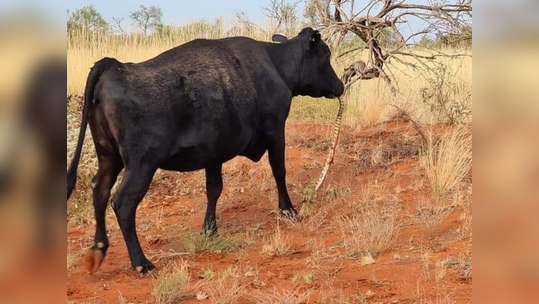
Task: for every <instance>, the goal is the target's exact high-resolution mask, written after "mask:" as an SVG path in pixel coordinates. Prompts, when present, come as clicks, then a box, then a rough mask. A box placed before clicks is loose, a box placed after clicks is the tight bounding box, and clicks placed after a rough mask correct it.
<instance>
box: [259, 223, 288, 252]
mask: <svg viewBox="0 0 539 304" xmlns="http://www.w3.org/2000/svg"><path fill="white" fill-rule="evenodd" d="M289 251H290V242H289V240H288V238H287V237H286V236H285V235H284V233H283V231H282V230H281V226H280V224H279V222H277V226H276V227H275V231H274V232H273V234H272V235H271V236H270V237H269V238H268V239H266V241H265V244H264V246H262V253H264V254H268V255H285V254H287V253H288V252H289Z"/></svg>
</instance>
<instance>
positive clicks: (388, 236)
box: [337, 203, 397, 259]
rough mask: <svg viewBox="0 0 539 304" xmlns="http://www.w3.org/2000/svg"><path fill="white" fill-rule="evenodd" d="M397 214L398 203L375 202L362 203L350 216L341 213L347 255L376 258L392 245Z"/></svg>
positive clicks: (339, 219) (341, 226)
mask: <svg viewBox="0 0 539 304" xmlns="http://www.w3.org/2000/svg"><path fill="white" fill-rule="evenodd" d="M396 216H397V212H396V209H395V208H394V207H382V206H380V205H378V204H375V203H371V204H366V205H363V206H360V207H358V208H357V209H356V210H355V211H353V212H352V214H351V215H349V216H341V217H339V218H338V219H337V222H338V224H339V226H340V230H341V234H342V237H343V246H344V251H345V256H346V257H349V258H365V257H367V258H372V259H374V258H376V257H378V255H379V254H380V253H382V252H383V251H385V250H387V249H389V248H390V247H391V245H392V244H393V241H394V240H395V234H396V232H397V219H396Z"/></svg>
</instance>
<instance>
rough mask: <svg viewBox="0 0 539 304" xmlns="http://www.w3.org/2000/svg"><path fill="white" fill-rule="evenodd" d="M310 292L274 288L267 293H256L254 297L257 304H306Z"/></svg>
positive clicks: (298, 289)
mask: <svg viewBox="0 0 539 304" xmlns="http://www.w3.org/2000/svg"><path fill="white" fill-rule="evenodd" d="M311 293H312V291H311V290H305V291H301V289H300V288H290V289H283V288H279V289H278V288H276V287H274V288H273V290H272V291H269V292H258V293H256V294H255V295H254V299H253V300H254V301H255V303H257V304H304V303H308V300H309V297H310V296H311Z"/></svg>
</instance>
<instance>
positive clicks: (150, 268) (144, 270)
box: [135, 261, 157, 277]
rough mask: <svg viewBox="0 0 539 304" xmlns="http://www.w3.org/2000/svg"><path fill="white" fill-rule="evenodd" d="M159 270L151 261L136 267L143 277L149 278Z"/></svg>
mask: <svg viewBox="0 0 539 304" xmlns="http://www.w3.org/2000/svg"><path fill="white" fill-rule="evenodd" d="M156 269H157V268H156V267H155V266H154V265H153V264H152V262H150V261H144V262H143V263H142V265H141V266H137V267H135V270H136V271H138V273H139V274H140V276H141V277H144V276H147V275H149V274H151V273H152V272H154V271H155V270H156Z"/></svg>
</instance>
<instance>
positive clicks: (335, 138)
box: [314, 67, 364, 192]
mask: <svg viewBox="0 0 539 304" xmlns="http://www.w3.org/2000/svg"><path fill="white" fill-rule="evenodd" d="M363 69H364V67H363ZM353 76H356V75H353ZM358 79H359V78H357V77H355V79H352V75H350V72H349V71H348V70H347V71H345V74H344V75H343V77H342V80H343V82H344V83H345V86H344V92H343V94H342V95H341V96H339V112H338V113H337V118H336V119H335V122H334V123H333V134H332V136H331V147H330V149H329V152H328V156H327V159H326V163H325V165H324V168H323V169H322V172H321V173H320V177H319V178H318V182H317V183H316V187H315V188H314V192H317V191H318V189H320V187H321V186H322V184H323V183H324V181H325V179H326V176H327V174H328V172H329V168H330V167H331V164H332V163H333V159H334V157H335V151H336V150H337V144H338V143H339V135H340V133H341V126H342V117H343V114H344V110H345V109H346V104H345V102H344V97H345V96H346V95H347V94H348V90H349V89H350V87H351V86H352V84H354V83H355V82H356V81H357V80H358Z"/></svg>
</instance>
